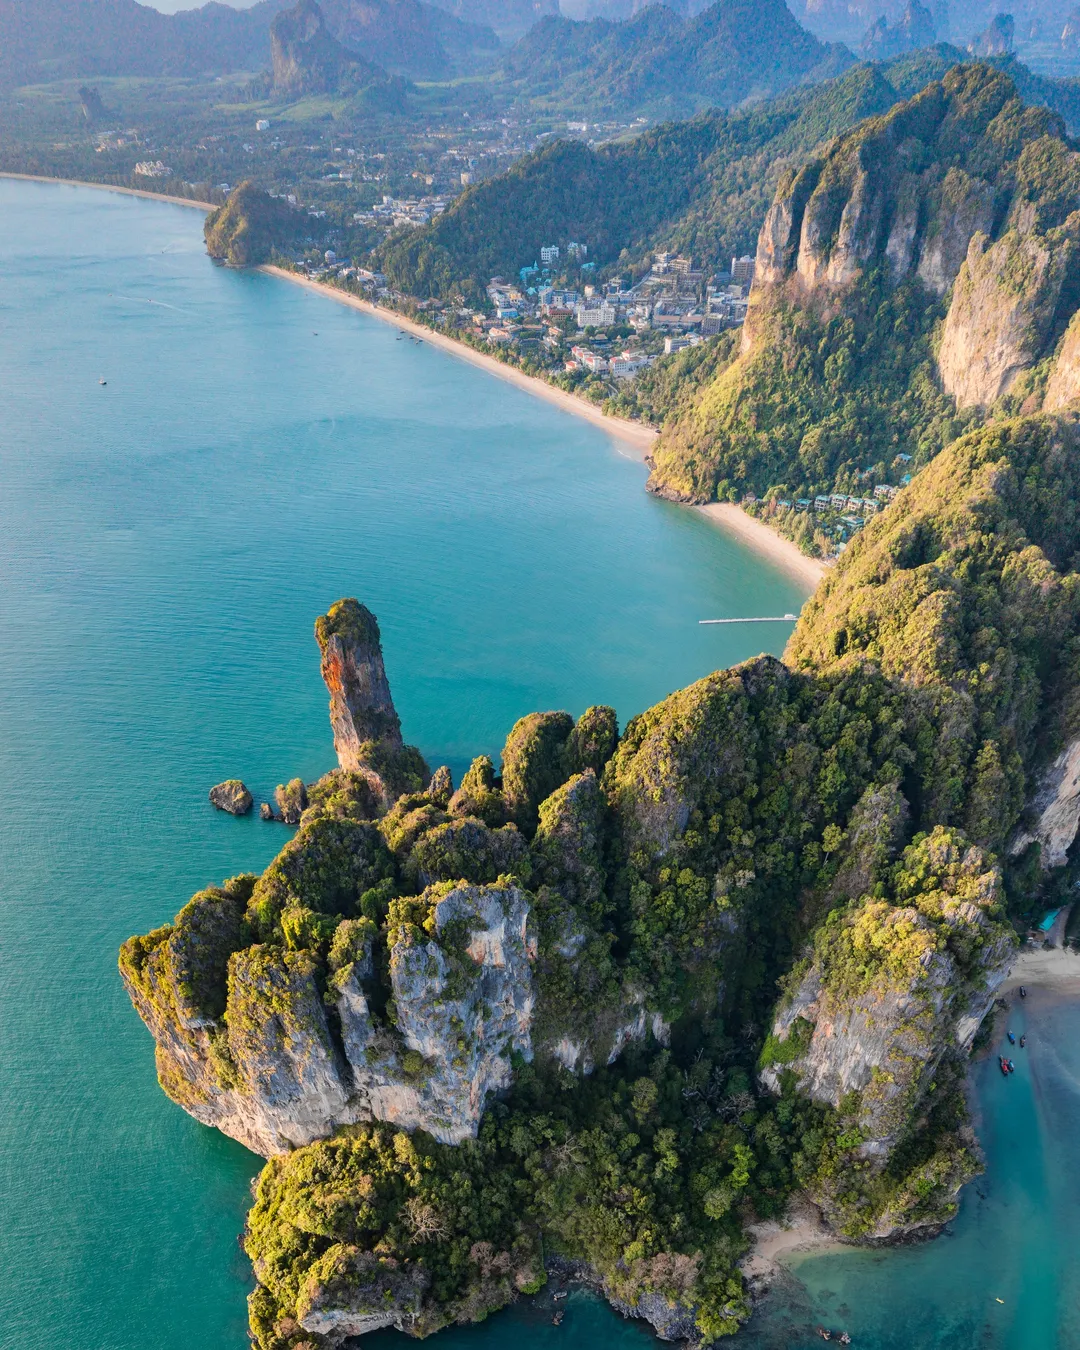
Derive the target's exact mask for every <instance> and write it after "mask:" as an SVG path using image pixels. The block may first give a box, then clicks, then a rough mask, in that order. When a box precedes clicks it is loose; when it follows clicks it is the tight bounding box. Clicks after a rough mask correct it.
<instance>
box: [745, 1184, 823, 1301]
mask: <svg viewBox="0 0 1080 1350" xmlns="http://www.w3.org/2000/svg"><path fill="white" fill-rule="evenodd" d="M746 1231H747V1234H748V1235H749V1236H750V1237H752V1238H753V1240H754V1245H753V1246H752V1247H751V1249H750V1251H749V1252H748V1253H747V1254H746V1256H744V1257H743V1259H742V1260H741V1261H740V1262H739V1268H740V1269H741V1270H742V1273H743V1275H744V1277H745V1278H746V1282H747V1284H748V1285H749V1287H750V1293H751V1296H752V1297H753V1298H760V1297H761V1295H762V1294H764V1292H765V1290H766V1289H767V1288H768V1287H769V1285H770V1284H771V1283H772V1281H773V1280H774V1279H775V1278H776V1277H777V1275H779V1274H780V1272H781V1270H782V1269H783V1268H784V1267H785V1265H786V1264H787V1263H786V1262H784V1261H782V1260H781V1259H780V1258H781V1257H784V1256H786V1257H793V1256H796V1255H801V1254H803V1253H805V1252H811V1251H822V1250H825V1249H827V1248H828V1249H832V1250H836V1251H839V1250H842V1249H843V1248H844V1246H845V1244H844V1243H842V1242H841V1241H840V1240H839V1239H838V1238H837V1236H836V1234H835V1233H833V1232H831V1231H830V1230H829V1229H828V1228H826V1226H825V1224H824V1223H823V1222H822V1220H821V1215H820V1214H819V1213H818V1212H817V1210H816V1209H815V1208H814V1206H813V1205H812V1204H810V1202H809V1201H808V1200H805V1199H802V1198H799V1197H796V1198H795V1199H794V1200H793V1202H792V1205H791V1208H790V1209H789V1210H788V1212H787V1213H786V1214H785V1215H784V1217H783V1218H782V1219H763V1220H762V1221H761V1222H760V1223H752V1224H749V1225H748V1226H747V1229H746Z"/></svg>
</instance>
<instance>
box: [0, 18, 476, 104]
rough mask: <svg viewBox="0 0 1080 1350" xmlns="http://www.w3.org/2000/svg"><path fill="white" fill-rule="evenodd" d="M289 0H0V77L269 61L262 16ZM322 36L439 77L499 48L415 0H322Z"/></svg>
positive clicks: (170, 70) (372, 58)
mask: <svg viewBox="0 0 1080 1350" xmlns="http://www.w3.org/2000/svg"><path fill="white" fill-rule="evenodd" d="M288 4H289V0H260V3H258V4H256V5H254V6H253V7H252V8H251V9H246V10H238V9H233V8H231V7H230V6H228V5H221V4H213V3H212V4H207V5H204V6H203V7H202V8H201V9H195V10H185V11H181V12H180V13H178V14H161V13H159V12H158V11H157V10H156V9H152V8H150V7H149V6H147V5H140V4H137V3H136V0H32V3H26V0H0V84H6V85H9V86H10V85H12V84H31V83H38V82H44V81H48V80H57V79H71V78H76V77H77V78H85V77H87V76H102V75H104V76H109V75H114V76H115V75H140V76H155V75H182V76H199V75H205V74H215V75H221V74H228V73H230V72H233V71H252V72H255V71H261V70H265V69H267V68H268V67H269V66H270V63H271V51H270V24H271V21H272V20H273V18H274V16H275V15H276V14H278V13H279V12H280V11H282V10H284V9H286V8H288ZM323 10H324V13H325V17H326V25H327V28H328V30H329V33H330V35H331V36H332V37H333V38H334V39H335V40H336V41H338V42H339V43H341V44H342V45H343V46H345V47H348V48H350V49H351V50H352V51H353V52H354V53H356V54H357V55H358V56H359V57H360V58H362V59H363V60H365V61H368V62H372V63H375V64H377V65H380V66H383V67H385V68H386V69H387V70H390V71H394V72H400V73H402V74H406V75H410V76H415V77H417V78H439V77H440V76H444V75H447V74H449V73H451V72H452V71H453V70H454V69H455V67H456V66H457V65H458V64H459V63H460V62H462V61H464V60H466V59H468V58H470V57H472V56H473V55H475V54H486V55H487V56H488V57H489V58H490V56H491V55H492V54H494V53H495V52H496V51H497V50H498V48H499V41H498V38H497V37H496V36H495V34H494V32H492V30H491V29H490V28H485V27H482V26H480V25H478V24H475V23H465V22H462V20H460V19H458V18H455V17H454V16H453V15H452V14H449V13H447V12H446V10H445V9H439V8H436V7H435V6H434V5H429V4H424V3H422V0H325V3H324V5H323Z"/></svg>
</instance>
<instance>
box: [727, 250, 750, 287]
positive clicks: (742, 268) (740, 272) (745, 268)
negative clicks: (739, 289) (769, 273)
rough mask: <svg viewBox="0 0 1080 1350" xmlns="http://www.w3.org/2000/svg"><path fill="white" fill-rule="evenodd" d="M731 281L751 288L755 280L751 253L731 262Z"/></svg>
mask: <svg viewBox="0 0 1080 1350" xmlns="http://www.w3.org/2000/svg"><path fill="white" fill-rule="evenodd" d="M731 279H732V281H737V282H739V283H740V284H741V285H743V286H749V285H750V284H751V283H752V282H753V280H754V259H753V258H752V257H751V256H750V254H749V253H744V254H743V256H742V257H741V258H732V260H731Z"/></svg>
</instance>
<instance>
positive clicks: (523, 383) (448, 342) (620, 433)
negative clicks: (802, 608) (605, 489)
mask: <svg viewBox="0 0 1080 1350" xmlns="http://www.w3.org/2000/svg"><path fill="white" fill-rule="evenodd" d="M258 271H260V272H265V273H267V275H269V276H274V277H281V278H282V279H283V280H285V281H291V282H293V283H294V284H295V285H297V286H303V287H304V288H305V289H307V290H309V291H315V292H316V293H317V294H318V295H322V296H325V297H326V298H327V299H329V300H336V301H337V302H338V303H339V304H342V305H348V306H349V307H350V308H351V309H358V310H360V312H361V313H363V314H370V315H371V316H372V317H373V318H376V319H382V321H383V322H384V323H389V324H392V325H393V326H394V327H395V328H400V329H401V330H402V331H403V332H405V333H409V334H411V335H412V336H413V337H418V338H421V339H423V341H425V342H430V343H431V345H432V346H433V347H439V348H441V350H443V351H445V352H450V353H451V354H452V355H454V356H458V357H460V358H461V359H462V360H463V361H468V362H469V363H470V365H474V366H478V367H479V368H480V369H481V370H486V371H487V372H488V374H489V375H497V376H498V377H499V379H502V380H506V381H508V382H509V383H510V384H516V385H517V387H518V388H519V389H524V390H526V392H528V393H530V394H534V395H535V396H536V397H537V398H542V399H545V400H546V401H547V402H548V403H554V404H555V405H556V406H557V407H560V408H562V409H563V411H564V412H570V413H573V414H574V415H575V416H576V417H583V418H584V419H585V420H586V421H587V422H592V423H593V424H594V426H598V427H601V428H602V429H603V430H604V431H607V432H609V433H610V434H611V435H612V436H615V437H616V438H617V439H618V440H620V441H622V442H623V444H624V445H629V446H632V447H633V448H634V449H635V450H636V451H637V452H638V457H639V458H641V459H644V457H645V455H646V454H647V453H648V452H649V450H650V449H651V448H652V445H653V443H654V442H655V440H656V438H657V436H658V435H659V434H660V433H659V432H657V431H654V430H653V429H652V427H645V426H641V425H640V424H639V423H637V422H630V421H627V419H626V418H623V417H609V416H608V415H607V414H606V413H604V412H601V410H600V409H599V408H597V407H596V406H595V405H594V404H592V403H587V402H586V401H585V400H584V399H582V398H578V397H577V396H576V395H574V394H568V393H566V392H565V391H564V390H562V389H556V388H555V387H554V386H553V385H550V384H548V383H547V381H546V380H538V379H537V378H536V376H535V375H526V374H524V372H523V371H520V370H517V369H516V368H515V367H513V366H508V365H506V364H505V363H504V362H502V361H498V360H496V358H495V357H494V356H485V355H484V353H483V352H478V351H474V350H473V348H472V347H467V346H466V345H465V343H464V342H458V341H457V339H456V338H452V337H449V336H447V334H445V333H439V332H437V331H435V330H434V329H431V328H427V327H425V326H424V325H423V324H420V323H414V322H413V320H412V319H407V318H406V317H405V316H404V315H403V314H398V313H397V312H396V311H395V310H392V309H384V308H382V307H381V306H379V305H373V304H372V303H371V301H370V300H361V299H360V297H359V296H357V295H351V294H349V292H348V291H342V290H339V289H338V287H336V286H327V285H326V284H325V283H324V282H321V281H312V280H311V278H310V277H301V276H298V275H297V274H296V273H295V272H289V271H287V270H286V269H285V268H284V267H275V266H274V265H273V264H272V263H264V264H263V265H262V266H261V267H260V268H258Z"/></svg>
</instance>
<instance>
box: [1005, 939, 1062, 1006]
mask: <svg viewBox="0 0 1080 1350" xmlns="http://www.w3.org/2000/svg"><path fill="white" fill-rule="evenodd" d="M1020 985H1024V986H1026V987H1028V988H1031V989H1040V988H1041V989H1052V990H1053V991H1054V992H1055V993H1059V994H1071V995H1075V996H1077V997H1080V952H1074V951H1070V950H1069V949H1068V948H1067V947H1054V948H1053V949H1052V950H1050V951H1047V950H1046V949H1045V948H1043V947H1025V948H1024V949H1023V950H1022V951H1021V953H1020V955H1019V956H1018V957H1017V958H1016V960H1015V961H1014V962H1013V968H1012V970H1011V971H1010V972H1009V978H1008V979H1007V980H1006V981H1005V983H1004V984H1003V985H1002V986H1001V992H1002V993H1003V994H1007V993H1009V992H1010V991H1011V990H1014V989H1017V988H1018V987H1019V986H1020Z"/></svg>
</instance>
